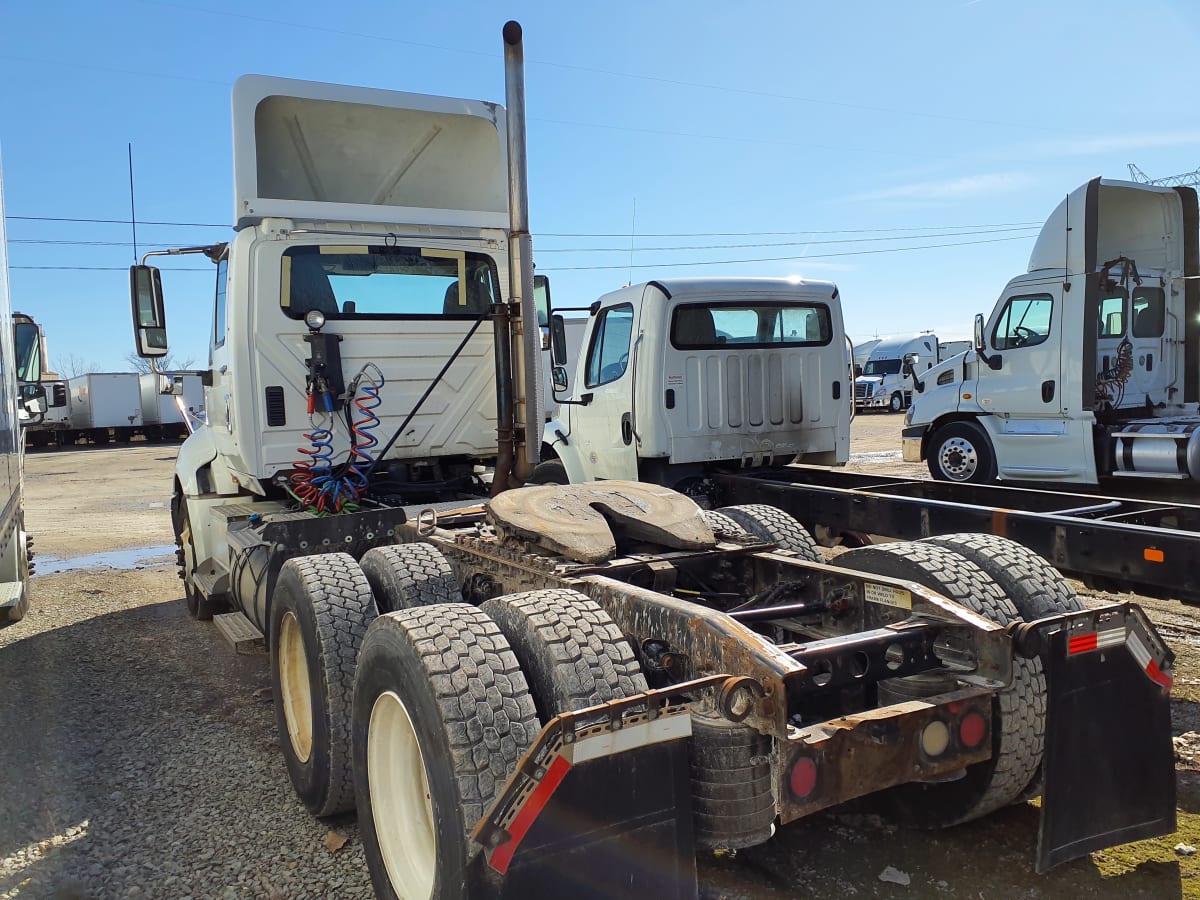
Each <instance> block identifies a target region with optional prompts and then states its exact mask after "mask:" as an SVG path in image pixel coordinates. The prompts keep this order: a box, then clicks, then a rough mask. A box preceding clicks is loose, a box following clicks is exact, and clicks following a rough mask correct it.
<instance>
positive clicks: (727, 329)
mask: <svg viewBox="0 0 1200 900" xmlns="http://www.w3.org/2000/svg"><path fill="white" fill-rule="evenodd" d="M582 346H583V350H582V352H581V353H580V354H579V359H578V360H577V365H576V369H575V375H574V377H573V378H572V379H571V392H570V395H569V396H567V397H564V396H563V395H562V394H561V393H558V394H556V396H555V398H554V402H557V403H558V404H559V412H560V414H559V416H558V417H557V418H555V419H552V420H551V422H550V423H549V424H548V425H547V426H546V430H545V436H544V443H543V446H542V456H543V459H544V460H549V461H552V462H553V463H554V465H553V470H557V474H558V475H559V479H560V480H569V481H571V482H572V483H574V482H580V481H591V480H595V479H629V480H638V479H640V480H642V481H649V482H654V483H657V484H663V485H666V486H668V487H671V486H677V485H681V484H684V485H687V484H689V483H694V482H695V480H697V479H702V478H703V476H704V475H706V474H707V473H709V472H712V471H721V470H726V471H728V470H739V469H747V468H758V467H765V466H772V465H775V466H778V465H784V464H787V463H789V462H792V461H793V460H802V461H804V462H810V463H816V464H821V465H841V464H844V463H845V462H846V460H847V458H848V457H849V444H850V441H849V425H850V399H849V395H850V378H849V370H848V367H847V364H846V359H847V346H846V338H845V333H844V330H843V324H842V313H841V303H840V299H839V296H838V290H837V286H836V285H834V284H832V283H830V282H823V281H808V280H801V279H782V278H739V279H725V278H696V279H672V280H665V279H664V280H656V281H650V282H647V283H644V284H638V285H633V286H630V287H626V288H622V289H621V290H618V291H613V292H612V293H609V294H605V295H604V296H603V297H601V298H600V299H599V300H597V301H596V302H595V303H594V304H593V305H592V307H591V314H590V316H589V318H588V322H587V325H586V328H585V332H584V335H583V344H582ZM565 374H566V373H565V370H560V371H559V373H558V377H559V383H560V384H561V383H562V380H563V377H564V376H565ZM542 471H543V472H545V471H546V470H545V469H542ZM535 478H536V476H535Z"/></svg>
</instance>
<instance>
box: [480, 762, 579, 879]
mask: <svg viewBox="0 0 1200 900" xmlns="http://www.w3.org/2000/svg"><path fill="white" fill-rule="evenodd" d="M570 768H571V764H570V763H569V762H567V759H566V757H565V756H560V757H558V758H557V759H555V760H554V762H552V763H551V764H550V768H549V769H548V770H547V771H546V777H545V778H543V779H542V780H541V783H540V784H538V786H537V787H536V788H534V789H533V792H532V793H531V794H530V795H529V799H528V800H526V801H525V805H524V806H522V807H521V811H520V812H519V813H517V815H516V818H514V819H513V822H512V825H510V826H509V827H508V834H509V839H508V840H507V841H505V842H504V843H503V844H501V845H500V846H499V847H497V848H496V849H495V850H494V851H492V855H491V858H490V859H488V865H489V866H491V867H492V868H493V869H495V870H496V871H497V872H499V873H500V874H501V875H503V874H505V873H506V872H507V871H508V864H509V863H511V862H512V858H513V856H514V854H516V852H517V847H519V846H520V844H521V841H522V840H524V838H525V834H526V832H528V831H529V829H530V827H531V826H532V825H533V822H534V819H536V818H537V817H538V815H539V814H540V813H541V811H542V810H543V809H544V808H545V806H546V804H547V803H548V802H550V797H551V796H552V795H553V794H554V792H555V791H556V790H558V786H559V785H560V784H561V783H562V780H563V778H565V777H566V775H567V771H568V770H569V769H570Z"/></svg>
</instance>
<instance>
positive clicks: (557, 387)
mask: <svg viewBox="0 0 1200 900" xmlns="http://www.w3.org/2000/svg"><path fill="white" fill-rule="evenodd" d="M550 383H551V384H553V385H554V393H556V394H557V393H558V392H559V391H565V390H566V389H567V369H566V366H551V367H550Z"/></svg>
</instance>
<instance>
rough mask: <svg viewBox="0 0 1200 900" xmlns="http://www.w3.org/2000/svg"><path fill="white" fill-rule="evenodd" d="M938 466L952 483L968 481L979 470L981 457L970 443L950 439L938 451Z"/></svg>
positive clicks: (961, 439)
mask: <svg viewBox="0 0 1200 900" xmlns="http://www.w3.org/2000/svg"><path fill="white" fill-rule="evenodd" d="M938 465H939V466H941V469H942V471H943V472H945V473H946V477H947V478H949V479H951V480H952V481H967V480H968V479H970V477H971V476H972V475H974V474H975V470H976V469H977V468H979V456H978V454H976V452H975V446H974V445H973V444H972V443H971V442H970V441H968V440H965V439H964V438H959V437H956V438H950V440H948V441H946V443H944V444H942V447H941V450H939V451H938Z"/></svg>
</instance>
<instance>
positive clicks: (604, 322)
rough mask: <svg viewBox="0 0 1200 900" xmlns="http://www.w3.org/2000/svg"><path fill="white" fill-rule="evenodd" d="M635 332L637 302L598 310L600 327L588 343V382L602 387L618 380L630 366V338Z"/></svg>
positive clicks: (594, 331)
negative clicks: (589, 343)
mask: <svg viewBox="0 0 1200 900" xmlns="http://www.w3.org/2000/svg"><path fill="white" fill-rule="evenodd" d="M632 336H633V305H632V304H629V303H623V304H621V305H620V306H610V307H609V308H608V309H603V310H601V311H600V312H599V313H597V314H596V327H595V329H593V331H592V343H591V346H589V347H588V355H587V370H586V378H585V383H586V385H587V386H588V387H590V388H594V387H599V386H600V385H602V384H608V383H609V382H610V381H616V380H617V379H618V378H620V377H621V376H622V375H624V374H625V370H626V369H627V368H629V342H630V338H631V337H632Z"/></svg>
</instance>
